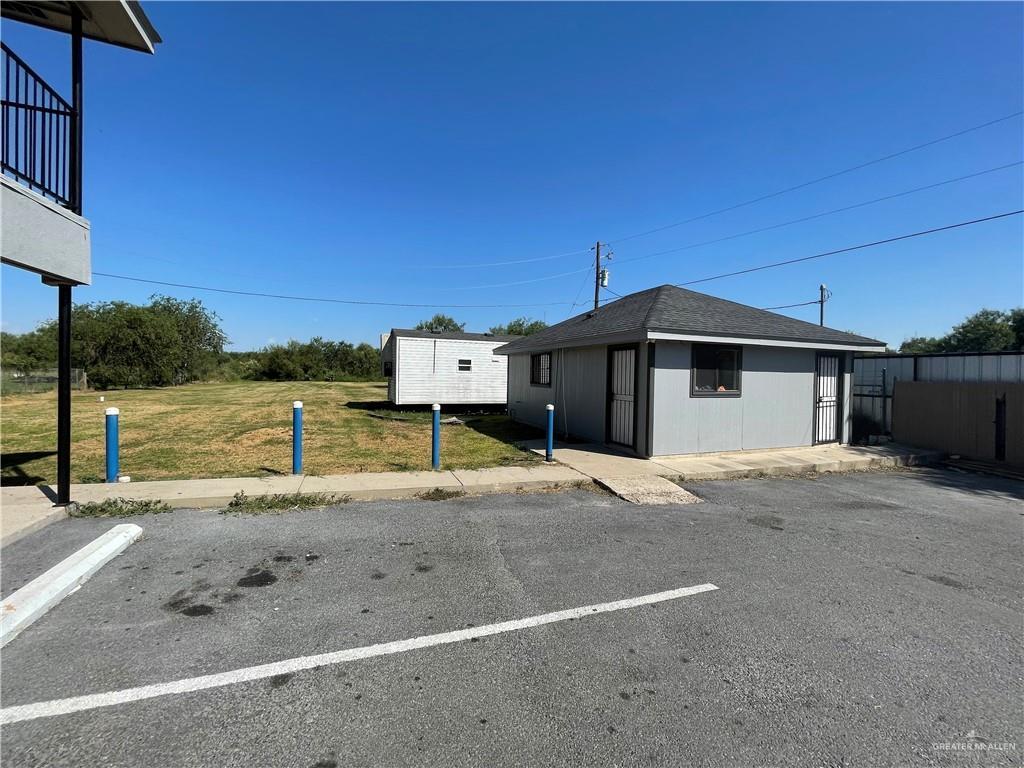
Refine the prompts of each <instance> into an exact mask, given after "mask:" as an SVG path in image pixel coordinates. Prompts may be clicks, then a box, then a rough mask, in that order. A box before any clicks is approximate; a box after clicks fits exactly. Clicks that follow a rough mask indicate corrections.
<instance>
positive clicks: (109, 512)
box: [71, 498, 171, 517]
mask: <svg viewBox="0 0 1024 768" xmlns="http://www.w3.org/2000/svg"><path fill="white" fill-rule="evenodd" d="M170 511H171V507H170V506H169V505H168V504H165V503H164V502H162V501H160V500H159V499H122V498H116V499H104V500H103V501H90V502H88V503H86V504H82V505H80V506H79V507H78V508H77V509H76V510H74V511H72V512H71V516H72V517H131V516H132V515H149V514H157V513H160V512H170Z"/></svg>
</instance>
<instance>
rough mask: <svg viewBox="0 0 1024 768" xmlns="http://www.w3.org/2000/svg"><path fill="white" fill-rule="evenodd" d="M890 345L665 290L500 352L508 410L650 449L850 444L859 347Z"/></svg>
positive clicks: (639, 450) (658, 452) (589, 436)
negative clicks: (550, 414)
mask: <svg viewBox="0 0 1024 768" xmlns="http://www.w3.org/2000/svg"><path fill="white" fill-rule="evenodd" d="M884 348H885V344H884V343H883V342H881V341H876V340H874V339H869V338H865V337H863V336H857V335H855V334H852V333H846V332H844V331H837V330H833V329H831V328H825V327H822V326H819V325H814V324H812V323H806V322H803V321H802V320H795V319H793V318H791V317H786V316H784V315H778V314H775V313H773V312H767V311H765V310H762V309H756V308H754V307H749V306H746V305H744V304H737V303H735V302H732V301H726V300H724V299H719V298H716V297H714V296H708V295H705V294H702V293H696V292H694V291H689V290H685V289H683V288H678V287H675V286H672V285H662V286H659V287H657V288H651V289H648V290H645V291H640V292H638V293H633V294H630V295H628V296H625V297H623V298H621V299H618V300H617V301H613V302H611V303H609V304H606V305H604V306H603V307H600V308H599V309H595V310H593V311H590V312H586V313H584V314H581V315H577V316H576V317H573V318H570V319H568V320H566V321H564V322H561V323H558V324H557V325H553V326H550V327H548V328H545V329H544V330H542V331H540V332H538V333H535V334H533V335H531V336H525V337H523V338H520V339H518V340H516V341H513V342H510V343H508V344H505V345H504V346H501V347H499V348H498V349H497V354H499V355H505V356H507V357H508V361H509V363H508V410H509V415H510V416H511V417H512V418H513V419H514V420H516V421H519V422H523V423H526V424H531V425H534V426H537V427H543V426H544V424H545V413H544V410H545V406H546V405H547V404H548V403H551V404H552V405H554V406H555V414H556V429H557V430H558V432H559V433H562V434H568V435H571V436H574V437H576V438H579V439H583V440H587V441H591V442H596V443H606V444H609V445H613V446H617V447H620V448H622V449H625V450H626V451H628V452H633V453H635V454H637V455H639V456H645V457H651V456H668V455H674V454H688V453H712V452H718V451H738V450H748V449H758V448H788V447H794V446H801V445H814V444H818V443H830V442H840V443H846V442H849V439H850V423H851V422H850V414H851V408H850V398H851V392H852V386H851V372H852V371H853V354H854V353H855V352H866V351H879V350H882V349H884Z"/></svg>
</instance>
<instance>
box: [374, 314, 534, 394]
mask: <svg viewBox="0 0 1024 768" xmlns="http://www.w3.org/2000/svg"><path fill="white" fill-rule="evenodd" d="M518 338H519V337H518V336H495V335H494V334H491V333H461V332H459V333H454V332H447V331H436V332H435V331H411V330H404V329H401V328H393V329H392V330H391V333H390V334H388V335H387V336H382V337H381V355H380V359H381V368H382V371H381V372H382V373H383V374H384V376H385V377H386V378H387V380H388V400H390V401H391V402H392V403H394V404H395V405H429V404H431V403H441V404H442V405H491V404H502V405H503V404H504V403H505V402H506V398H507V392H508V358H507V357H505V356H503V355H496V354H494V350H495V348H496V347H500V346H502V345H503V344H507V343H508V342H510V341H514V340H515V339H518Z"/></svg>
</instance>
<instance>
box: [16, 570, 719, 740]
mask: <svg viewBox="0 0 1024 768" xmlns="http://www.w3.org/2000/svg"><path fill="white" fill-rule="evenodd" d="M714 589H718V587H716V586H715V585H714V584H698V585H697V586H694V587H682V588H680V589H671V590H669V591H667V592H656V593H654V594H652V595H642V596H641V597H631V598H628V599H626V600H616V601H615V602H612V603H599V604H597V605H585V606H583V607H581V608H569V609H568V610H564V611H555V612H554V613H544V614H541V615H540V616H530V617H528V618H525V619H514V620H512V621H503V622H501V623H499V624H486V625H484V626H482V627H470V628H468V629H458V630H455V631H454V632H442V633H440V634H437V635H424V636H422V637H414V638H412V639H410V640H397V641H395V642H392V643H379V644H378V645H367V646H364V647H362V648H349V649H347V650H344V651H334V652H333V653H321V654H318V655H316V656H300V657H298V658H295V659H286V660H284V661H275V662H272V663H270V664H260V665H259V666H255V667H245V668H243V669H234V670H231V671H230V672H220V673H217V674H215V675H202V676H201V677H190V678H187V679H185V680H174V681H172V682H169V683H156V684H154V685H143V686H140V687H138V688H126V689H125V690H122V691H108V692H107V693H95V694H90V695H88V696H75V697H72V698H70V699H54V700H52V701H40V702H38V703H36V704H22V705H20V706H16V707H6V708H4V709H0V725H8V724H10V723H18V722H21V721H23V720H36V719H38V718H41V717H55V716H57V715H68V714H71V713H72V712H82V711H84V710H88V709H98V708H100V707H113V706H116V705H118V704H128V703H130V702H133V701H141V700H143V699H152V698H156V697H158V696H171V695H173V694H176V693H191V692H193V691H202V690H206V689H207V688H220V687H223V686H226V685H234V684H236V683H245V682H249V681H252V680H262V679H264V678H267V677H274V676H275V675H284V674H290V673H293V672H300V671H302V670H304V669H315V668H316V667H324V666H328V665H330V664H341V663H342V662H346V661H357V660H359V659H370V658H373V657H374V656H386V655H388V654H392V653H404V652H405V651H414V650H417V649H418V648H430V647H431V646H435V645H445V644H447V643H458V642H462V641H464V640H471V639H473V638H474V637H487V636H489V635H500V634H503V633H505V632H515V631H516V630H519V629H529V628H530V627H539V626H541V625H543V624H554V623H556V622H559V621H568V620H569V619H581V618H583V617H584V616H592V615H594V614H595V613H609V612H611V611H621V610H624V609H626V608H637V607H639V606H641V605H651V604H653V603H663V602H665V601H666V600H676V599H677V598H680V597H688V596H690V595H696V594H699V593H701V592H710V591H711V590H714Z"/></svg>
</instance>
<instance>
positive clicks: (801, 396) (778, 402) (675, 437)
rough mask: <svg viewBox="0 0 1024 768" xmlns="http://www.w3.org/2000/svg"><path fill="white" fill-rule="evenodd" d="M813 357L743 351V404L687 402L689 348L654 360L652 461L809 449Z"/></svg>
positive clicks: (667, 350)
mask: <svg viewBox="0 0 1024 768" xmlns="http://www.w3.org/2000/svg"><path fill="white" fill-rule="evenodd" d="M814 364H815V350H813V349H790V348H786V347H756V346H744V347H743V373H742V384H741V395H740V396H739V397H691V396H690V344H688V343H680V342H666V341H659V342H658V343H657V350H656V353H655V372H654V383H653V391H654V410H653V413H654V416H653V425H654V430H653V437H654V440H653V443H654V450H653V455H656V456H664V455H668V454H675V453H709V452H715V451H738V450H749V449H755V448H783V447H792V446H798V445H811V443H812V440H813V433H812V430H813V403H814V401H813V395H814Z"/></svg>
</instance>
